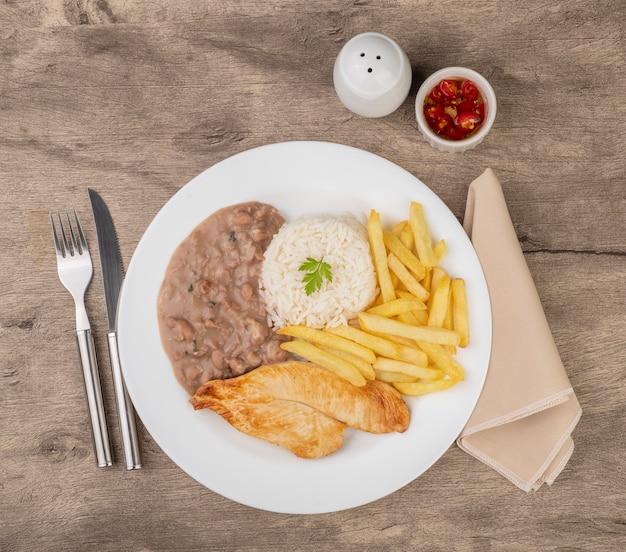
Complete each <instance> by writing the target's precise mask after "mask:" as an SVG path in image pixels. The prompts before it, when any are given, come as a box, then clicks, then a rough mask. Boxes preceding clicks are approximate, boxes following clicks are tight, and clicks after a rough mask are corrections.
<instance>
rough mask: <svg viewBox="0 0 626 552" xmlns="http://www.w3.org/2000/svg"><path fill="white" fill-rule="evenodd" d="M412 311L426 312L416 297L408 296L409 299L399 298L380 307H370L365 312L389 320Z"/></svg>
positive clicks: (422, 303)
mask: <svg viewBox="0 0 626 552" xmlns="http://www.w3.org/2000/svg"><path fill="white" fill-rule="evenodd" d="M412 310H426V305H425V304H424V302H423V301H420V300H419V299H418V298H417V297H414V296H412V295H409V297H400V298H398V299H394V300H393V301H389V303H383V304H382V305H376V306H375V307H371V308H369V309H367V312H369V313H371V314H378V315H379V316H385V317H387V318H390V317H392V316H397V315H398V314H401V313H403V312H410V311H412Z"/></svg>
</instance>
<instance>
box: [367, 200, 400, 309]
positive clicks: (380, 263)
mask: <svg viewBox="0 0 626 552" xmlns="http://www.w3.org/2000/svg"><path fill="white" fill-rule="evenodd" d="M367 236H368V239H369V243H370V250H371V252H372V261H373V262H374V268H375V269H376V276H377V278H378V285H379V287H380V294H381V296H382V298H383V302H384V303H387V302H388V301H392V300H393V299H395V298H396V294H395V291H394V285H393V282H392V281H391V275H390V274H389V267H388V266H387V249H386V248H385V242H384V240H383V227H382V224H381V222H380V214H379V213H378V212H376V211H375V210H374V209H372V210H371V211H370V216H369V219H368V221H367Z"/></svg>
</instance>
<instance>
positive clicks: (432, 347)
mask: <svg viewBox="0 0 626 552" xmlns="http://www.w3.org/2000/svg"><path fill="white" fill-rule="evenodd" d="M417 344H418V345H419V347H420V349H422V350H423V351H424V352H425V353H426V354H427V355H428V358H429V359H430V360H432V362H433V364H434V365H435V366H436V367H437V368H441V369H442V370H443V371H444V372H445V373H446V374H447V375H448V376H449V377H451V378H452V379H456V380H459V381H460V380H463V379H464V378H465V372H464V370H463V366H461V365H460V364H459V363H458V362H457V361H456V360H455V359H454V357H453V356H452V355H451V354H450V353H449V351H448V350H447V349H446V348H445V347H443V346H442V345H439V344H437V343H430V342H428V341H418V342H417Z"/></svg>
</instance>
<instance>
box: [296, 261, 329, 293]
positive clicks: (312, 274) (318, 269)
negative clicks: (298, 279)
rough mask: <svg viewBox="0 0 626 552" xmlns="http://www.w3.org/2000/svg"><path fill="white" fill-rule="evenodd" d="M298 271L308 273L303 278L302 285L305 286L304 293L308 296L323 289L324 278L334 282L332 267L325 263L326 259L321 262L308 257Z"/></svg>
mask: <svg viewBox="0 0 626 552" xmlns="http://www.w3.org/2000/svg"><path fill="white" fill-rule="evenodd" d="M298 270H301V271H303V272H306V273H307V274H306V275H305V276H304V278H302V283H303V284H305V286H304V291H305V292H306V294H307V295H311V294H313V293H315V292H316V291H318V290H319V289H321V287H322V284H323V283H324V278H325V279H326V280H328V281H329V282H332V281H333V273H332V267H331V266H330V265H329V264H328V263H325V262H324V257H322V258H321V259H320V260H319V261H317V260H315V259H314V258H313V257H307V258H306V261H305V262H304V263H302V265H301V266H300V268H299V269H298Z"/></svg>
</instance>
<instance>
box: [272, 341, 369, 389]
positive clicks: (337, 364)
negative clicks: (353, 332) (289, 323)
mask: <svg viewBox="0 0 626 552" xmlns="http://www.w3.org/2000/svg"><path fill="white" fill-rule="evenodd" d="M280 346H281V348H282V349H284V350H285V351H289V352H290V353H294V354H296V355H298V356H301V357H302V358H306V359H307V360H309V361H310V362H313V363H315V364H318V365H319V366H322V367H324V368H326V369H327V370H330V371H331V372H334V373H335V374H337V375H338V376H340V377H342V378H344V379H346V380H348V381H349V382H350V383H351V384H352V385H354V386H356V387H363V386H364V385H365V384H366V383H367V380H366V379H365V377H364V376H363V374H361V372H360V371H359V369H358V368H357V367H356V366H355V365H354V364H352V363H351V362H348V361H347V360H345V359H343V358H341V357H338V356H337V355H334V354H332V353H329V352H328V351H324V350H322V349H320V348H319V347H316V346H315V345H313V344H312V343H309V342H308V341H299V340H295V341H285V342H284V343H281V345H280Z"/></svg>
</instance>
